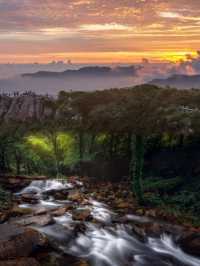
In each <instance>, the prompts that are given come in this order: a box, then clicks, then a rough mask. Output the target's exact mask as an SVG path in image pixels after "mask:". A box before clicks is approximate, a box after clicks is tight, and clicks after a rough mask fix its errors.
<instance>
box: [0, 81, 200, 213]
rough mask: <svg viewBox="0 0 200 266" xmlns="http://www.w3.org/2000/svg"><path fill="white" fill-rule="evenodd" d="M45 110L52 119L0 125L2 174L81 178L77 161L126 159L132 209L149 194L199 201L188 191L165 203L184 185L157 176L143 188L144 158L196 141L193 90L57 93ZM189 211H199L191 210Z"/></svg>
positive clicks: (197, 103)
mask: <svg viewBox="0 0 200 266" xmlns="http://www.w3.org/2000/svg"><path fill="white" fill-rule="evenodd" d="M44 104H45V105H48V106H50V107H51V108H53V110H54V115H53V116H52V117H51V119H44V120H43V121H32V122H31V123H28V122H26V121H23V123H22V121H18V122H17V121H13V120H12V121H11V122H9V121H7V122H5V121H3V120H2V121H1V133H0V170H1V172H9V173H16V174H18V175H19V174H29V175H30V174H46V175H50V176H59V175H66V174H69V173H79V174H83V170H82V168H81V167H82V164H83V162H95V161H97V160H104V161H112V160H114V159H118V160H119V162H120V161H121V162H122V161H123V160H126V161H127V162H128V164H129V171H128V172H129V177H131V180H132V184H133V191H134V193H135V196H136V198H137V200H138V202H139V203H145V201H146V198H145V193H146V191H149V192H152V187H154V188H155V189H153V193H154V196H155V195H156V196H158V197H160V196H162V198H163V199H164V198H165V199H166V201H168V202H169V204H176V203H177V204H179V205H180V204H181V206H183V205H184V206H186V207H187V206H189V205H190V203H191V202H192V201H193V198H195V201H196V200H197V201H198V195H197V194H195V193H196V192H194V194H191V193H193V192H192V190H191V191H190V192H187V191H185V190H184V191H183V190H180V193H179V192H178V193H177V195H175V197H174V198H173V199H172V200H171V201H170V200H168V198H167V197H170V193H172V194H173V193H174V191H173V189H174V188H176V189H175V191H176V190H177V189H181V186H183V185H184V182H185V180H184V178H181V177H179V178H177V176H174V178H175V180H172V181H166V180H164V181H163V178H162V177H159V178H158V180H156V181H155V184H154V185H152V184H150V182H149V188H148V186H147V185H146V183H148V182H146V181H145V182H143V181H142V179H143V176H144V164H145V160H144V158H145V155H146V154H147V153H153V152H154V151H156V150H158V149H159V150H162V149H166V148H170V149H171V148H173V149H175V148H176V147H179V146H180V145H182V146H184V145H185V144H186V145H188V143H192V142H193V139H195V140H196V139H198V136H199V128H200V127H199V121H200V119H199V118H200V92H199V91H198V90H176V89H170V88H168V89H161V88H158V87H155V86H152V85H143V86H136V87H134V88H128V89H110V90H105V91H95V92H63V91H61V92H60V94H59V96H58V98H57V99H56V100H48V99H47V100H46V101H44ZM102 167H103V166H102ZM108 175H109V173H108ZM153 175H154V173H151V176H153ZM105 177H106V176H105ZM155 177H156V176H155ZM191 178H192V177H191ZM145 180H146V179H145ZM195 182H196V180H195ZM143 183H144V185H143ZM162 188H164V189H162ZM184 189H185V187H184ZM187 193H188V194H187ZM184 195H188V196H186V198H187V200H188V202H189V203H188V202H187V200H186V201H184V203H183V201H182V200H180V199H181V198H182V197H184ZM184 206H183V207H184ZM194 211H199V210H197V209H196V207H194Z"/></svg>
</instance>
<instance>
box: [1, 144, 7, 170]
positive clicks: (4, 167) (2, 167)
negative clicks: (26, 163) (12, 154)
mask: <svg viewBox="0 0 200 266" xmlns="http://www.w3.org/2000/svg"><path fill="white" fill-rule="evenodd" d="M5 154H6V152H5V148H4V147H3V146H2V147H1V151H0V170H1V171H2V172H6V162H5Z"/></svg>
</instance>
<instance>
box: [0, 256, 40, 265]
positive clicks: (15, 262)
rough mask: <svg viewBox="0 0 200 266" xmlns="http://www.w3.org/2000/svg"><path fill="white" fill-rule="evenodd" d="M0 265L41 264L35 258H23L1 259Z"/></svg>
mask: <svg viewBox="0 0 200 266" xmlns="http://www.w3.org/2000/svg"><path fill="white" fill-rule="evenodd" d="M0 266H40V264H39V262H38V261H37V260H36V259H34V258H22V259H15V260H4V261H0Z"/></svg>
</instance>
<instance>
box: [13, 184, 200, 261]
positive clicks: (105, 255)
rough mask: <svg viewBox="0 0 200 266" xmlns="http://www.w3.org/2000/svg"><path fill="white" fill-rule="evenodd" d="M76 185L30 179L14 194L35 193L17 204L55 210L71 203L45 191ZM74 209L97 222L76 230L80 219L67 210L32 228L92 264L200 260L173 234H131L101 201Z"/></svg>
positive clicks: (64, 250)
mask: <svg viewBox="0 0 200 266" xmlns="http://www.w3.org/2000/svg"><path fill="white" fill-rule="evenodd" d="M76 185H77V186H78V187H79V190H80V191H84V186H81V185H82V184H81V183H80V182H78V181H77V183H76V184H70V183H67V182H64V181H58V180H48V181H33V182H32V183H31V184H30V185H29V186H28V187H26V188H25V189H23V190H22V191H21V192H20V193H18V194H17V196H18V197H20V196H21V195H23V194H34V195H35V196H37V198H38V199H39V201H38V202H37V203H35V204H21V205H19V206H20V207H22V208H31V209H33V210H38V209H41V208H43V209H46V210H47V211H52V210H54V209H58V208H59V207H62V206H65V205H66V204H70V202H69V201H68V200H67V199H66V200H55V199H54V197H53V196H52V195H51V196H47V195H48V192H49V191H51V190H54V191H60V190H63V189H66V190H69V191H71V190H72V191H73V188H74V187H75V186H76ZM71 204H75V203H74V202H72V203H71ZM76 209H77V210H81V209H89V210H90V212H91V215H92V216H93V218H94V219H95V220H96V221H98V223H95V222H84V227H85V230H83V232H79V233H76V232H75V231H76V230H75V226H77V225H80V222H79V221H76V220H73V218H72V214H71V213H70V212H66V213H65V214H64V215H61V216H57V217H53V219H54V223H53V224H50V225H47V226H35V227H34V228H36V229H37V230H39V231H40V232H42V233H44V234H45V235H46V236H47V237H48V239H49V241H50V242H51V243H52V244H53V245H54V246H55V248H56V249H57V250H60V251H62V252H64V253H66V254H70V255H73V256H76V257H78V258H84V259H87V261H89V263H90V265H92V266H129V265H130V266H132V265H133V266H174V265H175V266H200V259H199V258H195V257H193V256H191V255H188V254H186V253H185V252H183V251H182V250H181V249H180V248H179V247H178V246H177V245H176V244H175V241H174V237H173V236H172V235H168V234H162V235H160V237H158V238H153V237H150V236H148V235H147V236H146V237H144V239H141V238H139V237H138V236H137V234H134V233H133V232H134V231H133V230H132V228H131V225H130V224H129V223H125V224H124V223H120V222H116V220H115V218H116V213H115V212H114V211H112V210H111V209H110V208H109V207H108V206H107V205H105V204H103V203H101V202H97V201H95V200H93V199H92V198H91V199H90V200H89V201H87V202H86V203H85V204H83V205H80V204H76ZM126 219H127V220H128V219H129V220H132V221H136V222H141V223H146V222H148V218H146V217H140V216H136V215H127V217H126ZM114 220H115V222H114Z"/></svg>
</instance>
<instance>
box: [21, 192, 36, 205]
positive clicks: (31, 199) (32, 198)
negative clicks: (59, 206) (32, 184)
mask: <svg viewBox="0 0 200 266" xmlns="http://www.w3.org/2000/svg"><path fill="white" fill-rule="evenodd" d="M21 200H22V202H26V203H31V204H37V203H38V201H39V196H38V195H36V194H34V193H27V194H22V195H21Z"/></svg>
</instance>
